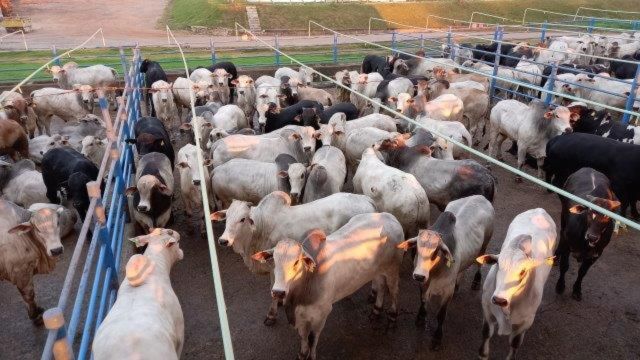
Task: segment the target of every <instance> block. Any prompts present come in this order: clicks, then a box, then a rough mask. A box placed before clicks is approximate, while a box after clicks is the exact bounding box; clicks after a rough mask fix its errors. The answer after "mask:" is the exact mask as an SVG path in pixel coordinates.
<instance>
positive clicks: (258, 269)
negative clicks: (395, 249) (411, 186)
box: [211, 191, 376, 325]
mask: <svg viewBox="0 0 640 360" xmlns="http://www.w3.org/2000/svg"><path fill="white" fill-rule="evenodd" d="M375 211H376V209H375V206H374V204H373V201H372V200H371V199H370V198H368V197H366V196H363V195H355V194H347V193H337V194H333V195H331V196H328V197H326V198H323V199H319V200H316V201H313V202H310V203H308V204H302V205H297V206H291V198H290V197H289V195H287V194H285V193H284V192H281V191H275V192H273V193H271V194H269V195H267V196H266V197H264V198H263V199H262V200H261V201H260V203H258V205H257V206H255V207H251V204H249V203H246V202H243V201H234V202H232V203H231V206H229V209H227V210H224V211H217V212H215V213H213V214H211V219H212V220H215V221H221V220H224V219H225V218H226V220H227V221H226V225H225V229H224V233H223V234H222V235H221V236H220V238H219V239H218V241H219V242H220V245H223V246H231V247H233V250H234V251H235V252H236V253H239V254H240V255H241V256H242V259H243V260H244V263H245V265H246V266H247V267H248V268H249V269H250V270H251V272H253V273H261V274H268V273H272V271H273V268H272V267H271V266H268V265H267V266H265V265H263V264H259V263H257V262H255V261H253V259H251V255H253V254H254V253H256V252H258V251H262V250H267V249H270V248H272V247H274V246H275V245H276V244H277V243H278V241H280V240H282V239H292V240H295V241H303V240H304V237H305V236H306V234H307V233H308V232H309V231H310V230H314V229H320V230H322V231H325V232H329V233H330V232H333V231H336V230H338V229H339V228H340V227H341V226H343V225H344V224H346V223H347V222H348V221H349V219H351V218H352V217H354V216H356V215H358V214H367V213H373V212H375ZM272 285H273V277H272ZM277 311H278V299H273V301H272V302H271V307H270V309H269V313H268V315H267V318H266V319H265V325H273V324H274V323H275V321H276V315H277Z"/></svg>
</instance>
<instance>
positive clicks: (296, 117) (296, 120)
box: [293, 115, 302, 123]
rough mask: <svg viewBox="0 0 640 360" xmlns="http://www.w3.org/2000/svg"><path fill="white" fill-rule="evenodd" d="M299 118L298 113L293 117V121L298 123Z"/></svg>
mask: <svg viewBox="0 0 640 360" xmlns="http://www.w3.org/2000/svg"><path fill="white" fill-rule="evenodd" d="M301 120H302V116H300V115H296V116H295V117H294V118H293V121H295V122H298V123H299V122H300V121H301Z"/></svg>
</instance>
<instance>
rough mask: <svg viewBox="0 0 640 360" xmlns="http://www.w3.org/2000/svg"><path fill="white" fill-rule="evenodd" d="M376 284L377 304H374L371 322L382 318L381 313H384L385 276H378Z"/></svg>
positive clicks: (375, 280)
mask: <svg viewBox="0 0 640 360" xmlns="http://www.w3.org/2000/svg"><path fill="white" fill-rule="evenodd" d="M374 282H375V283H376V289H377V293H376V302H375V303H374V304H373V309H372V310H371V314H370V315H369V319H370V320H375V319H377V318H379V317H380V313H381V312H382V305H384V293H385V291H384V284H385V280H384V276H383V275H378V276H377V277H376V278H375V279H374Z"/></svg>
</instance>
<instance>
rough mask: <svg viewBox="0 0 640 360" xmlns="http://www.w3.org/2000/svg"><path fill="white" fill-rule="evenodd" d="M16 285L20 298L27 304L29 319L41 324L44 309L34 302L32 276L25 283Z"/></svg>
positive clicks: (34, 294)
mask: <svg viewBox="0 0 640 360" xmlns="http://www.w3.org/2000/svg"><path fill="white" fill-rule="evenodd" d="M16 286H17V287H18V291H20V295H22V300H24V302H25V303H26V304H27V313H28V314H29V319H31V321H33V323H34V324H35V325H38V326H41V325H42V313H43V312H44V309H42V308H41V307H39V306H38V305H37V304H36V293H35V290H34V288H33V277H31V278H29V279H28V280H27V282H26V284H25V283H22V284H16Z"/></svg>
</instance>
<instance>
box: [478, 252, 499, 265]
mask: <svg viewBox="0 0 640 360" xmlns="http://www.w3.org/2000/svg"><path fill="white" fill-rule="evenodd" d="M476 261H477V262H478V264H480V265H492V264H495V263H497V262H498V255H492V254H485V255H480V256H478V257H477V258H476Z"/></svg>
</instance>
